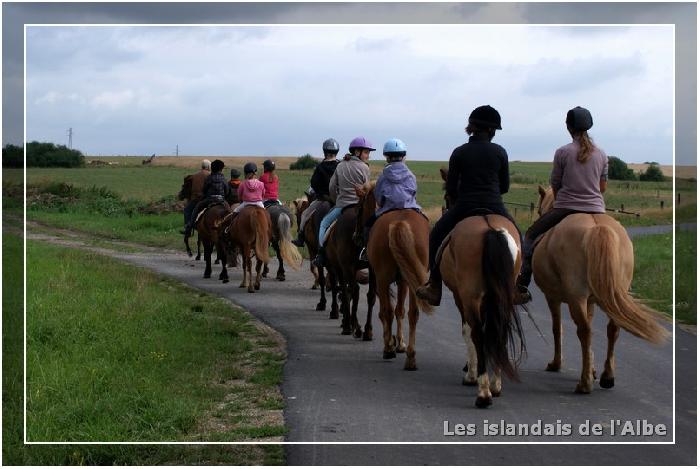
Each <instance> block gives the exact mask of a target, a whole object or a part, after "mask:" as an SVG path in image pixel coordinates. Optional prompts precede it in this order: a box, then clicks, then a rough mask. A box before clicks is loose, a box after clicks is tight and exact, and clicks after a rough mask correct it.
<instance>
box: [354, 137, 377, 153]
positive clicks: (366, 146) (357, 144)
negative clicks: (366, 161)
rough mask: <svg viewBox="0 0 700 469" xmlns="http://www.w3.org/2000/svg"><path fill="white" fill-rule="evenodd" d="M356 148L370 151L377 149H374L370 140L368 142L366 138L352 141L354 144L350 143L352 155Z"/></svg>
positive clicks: (356, 138)
mask: <svg viewBox="0 0 700 469" xmlns="http://www.w3.org/2000/svg"><path fill="white" fill-rule="evenodd" d="M355 148H361V149H363V150H369V151H375V150H376V148H373V147H372V142H370V141H369V140H367V139H366V138H364V137H355V138H353V139H352V142H350V152H351V153H352V151H353V150H354V149H355Z"/></svg>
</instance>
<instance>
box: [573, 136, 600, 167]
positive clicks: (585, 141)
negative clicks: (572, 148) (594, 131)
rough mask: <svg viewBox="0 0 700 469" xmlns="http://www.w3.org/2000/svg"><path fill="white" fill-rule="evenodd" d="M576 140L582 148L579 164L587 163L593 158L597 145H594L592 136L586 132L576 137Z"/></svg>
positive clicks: (579, 153)
mask: <svg viewBox="0 0 700 469" xmlns="http://www.w3.org/2000/svg"><path fill="white" fill-rule="evenodd" d="M575 138H576V141H578V143H579V145H580V147H581V149H580V150H579V152H578V156H577V157H576V159H577V160H578V162H579V163H585V162H586V161H588V160H589V159H590V158H591V154H592V153H593V149H594V148H595V145H594V144H593V140H592V139H591V137H590V135H588V132H586V131H585V130H584V131H583V132H580V133H578V134H577V135H575Z"/></svg>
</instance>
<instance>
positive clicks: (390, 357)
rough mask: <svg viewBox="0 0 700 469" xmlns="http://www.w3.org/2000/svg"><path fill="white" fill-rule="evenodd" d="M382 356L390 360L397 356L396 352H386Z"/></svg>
mask: <svg viewBox="0 0 700 469" xmlns="http://www.w3.org/2000/svg"><path fill="white" fill-rule="evenodd" d="M382 358H383V359H384V360H390V359H392V358H396V352H384V354H383V355H382Z"/></svg>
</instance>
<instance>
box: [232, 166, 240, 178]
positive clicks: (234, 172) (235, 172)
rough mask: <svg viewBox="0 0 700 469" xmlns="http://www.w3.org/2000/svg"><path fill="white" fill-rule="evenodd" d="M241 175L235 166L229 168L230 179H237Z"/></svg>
mask: <svg viewBox="0 0 700 469" xmlns="http://www.w3.org/2000/svg"><path fill="white" fill-rule="evenodd" d="M239 177H241V172H240V171H238V170H237V169H236V168H232V169H231V179H238V178H239Z"/></svg>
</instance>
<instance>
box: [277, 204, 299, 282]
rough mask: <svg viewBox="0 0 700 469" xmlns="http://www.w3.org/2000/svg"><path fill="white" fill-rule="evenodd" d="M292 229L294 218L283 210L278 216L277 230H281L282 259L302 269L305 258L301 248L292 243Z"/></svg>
mask: <svg viewBox="0 0 700 469" xmlns="http://www.w3.org/2000/svg"><path fill="white" fill-rule="evenodd" d="M291 229H292V220H291V219H290V218H289V215H287V214H286V213H284V212H282V213H280V216H279V217H278V218H277V230H278V231H279V238H280V239H279V246H280V255H281V256H282V260H283V261H284V262H286V263H287V265H289V266H290V267H291V268H292V269H294V270H299V269H301V263H302V261H303V258H302V257H301V254H300V253H299V250H298V249H297V248H296V246H294V245H293V244H292V235H291V234H289V232H290V230H291Z"/></svg>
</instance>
